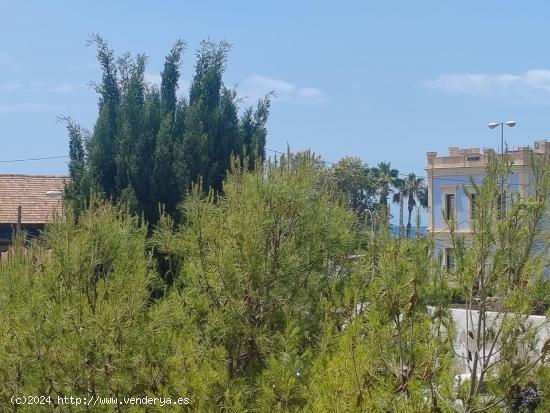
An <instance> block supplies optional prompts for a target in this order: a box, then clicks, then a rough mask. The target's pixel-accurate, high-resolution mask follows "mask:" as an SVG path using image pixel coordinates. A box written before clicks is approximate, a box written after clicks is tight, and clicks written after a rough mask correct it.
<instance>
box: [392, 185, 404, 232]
mask: <svg viewBox="0 0 550 413" xmlns="http://www.w3.org/2000/svg"><path fill="white" fill-rule="evenodd" d="M404 188H405V181H404V180H403V179H397V181H396V182H395V189H396V192H395V193H394V194H393V199H392V201H393V203H394V204H399V239H400V240H401V238H403V235H404V229H405V228H403V199H404V198H405V194H404V191H403V190H404Z"/></svg>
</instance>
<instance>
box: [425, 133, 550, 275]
mask: <svg viewBox="0 0 550 413" xmlns="http://www.w3.org/2000/svg"><path fill="white" fill-rule="evenodd" d="M494 153H495V151H494V150H493V149H480V148H469V149H460V148H457V147H451V148H449V153H448V154H446V155H438V154H437V152H428V153H427V154H426V155H427V161H428V162H427V167H426V171H427V175H428V228H427V232H428V234H430V235H432V237H433V238H434V239H435V248H436V253H437V255H439V253H441V256H442V264H443V265H444V266H446V267H452V266H454V259H453V257H454V255H453V250H452V247H451V239H450V234H449V229H448V227H447V224H446V219H450V218H451V217H453V218H454V220H455V222H456V232H457V233H460V234H469V233H471V217H472V208H473V206H474V205H475V199H474V198H475V194H474V189H473V186H472V184H471V182H472V180H473V182H475V183H481V182H482V181H483V177H484V176H485V171H486V168H487V165H488V161H489V156H490V155H491V154H494ZM506 156H507V157H508V159H511V161H512V163H513V166H512V174H511V175H510V177H509V179H508V180H507V182H505V183H504V207H506V199H509V197H510V194H511V193H515V192H519V193H521V194H527V193H528V191H529V186H530V182H531V179H532V160H533V157H534V156H539V157H542V156H550V142H547V141H546V140H537V141H535V143H534V146H533V148H531V147H529V146H525V147H518V148H517V149H514V150H508V151H507V153H506Z"/></svg>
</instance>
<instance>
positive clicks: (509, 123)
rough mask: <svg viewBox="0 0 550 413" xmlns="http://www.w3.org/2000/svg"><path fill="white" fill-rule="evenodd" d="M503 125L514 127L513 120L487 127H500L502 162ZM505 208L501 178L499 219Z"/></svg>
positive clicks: (501, 154)
mask: <svg viewBox="0 0 550 413" xmlns="http://www.w3.org/2000/svg"><path fill="white" fill-rule="evenodd" d="M504 125H506V126H508V127H510V128H513V127H514V126H516V121H515V120H507V121H506V122H491V123H489V124H488V125H487V126H488V127H489V129H495V128H496V127H497V126H500V156H501V159H502V160H504ZM505 208H506V206H505V203H504V177H502V181H501V184H500V214H501V217H503V216H504V210H505Z"/></svg>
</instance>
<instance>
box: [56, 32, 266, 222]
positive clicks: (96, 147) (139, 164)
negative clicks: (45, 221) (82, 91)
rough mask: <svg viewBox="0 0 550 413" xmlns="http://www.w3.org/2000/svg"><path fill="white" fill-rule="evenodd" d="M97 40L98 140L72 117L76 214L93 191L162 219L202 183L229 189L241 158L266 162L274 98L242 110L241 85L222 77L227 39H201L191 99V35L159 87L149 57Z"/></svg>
mask: <svg viewBox="0 0 550 413" xmlns="http://www.w3.org/2000/svg"><path fill="white" fill-rule="evenodd" d="M90 44H93V45H95V46H96V47H97V57H98V61H99V63H100V66H101V69H102V72H103V76H102V80H101V82H99V83H97V84H96V85H95V88H96V91H97V92H98V94H99V103H98V117H97V120H96V122H95V126H94V129H93V133H91V134H90V136H87V134H86V133H85V132H84V131H83V130H82V129H81V128H80V127H79V126H78V125H76V124H75V123H74V122H72V121H71V120H69V121H68V124H67V126H68V131H69V136H70V164H69V171H70V175H71V184H70V186H69V188H68V190H67V199H68V200H69V201H70V204H71V206H72V207H73V209H74V210H75V211H76V212H77V213H78V212H79V211H82V210H83V209H84V208H85V205H86V204H87V203H88V202H89V200H90V196H91V194H92V193H94V194H95V195H96V196H97V195H101V196H102V197H104V198H105V199H109V200H113V201H123V202H125V204H126V205H128V206H129V207H130V208H131V210H132V211H134V212H136V213H137V214H143V215H144V217H145V218H146V220H147V221H148V222H156V221H157V219H158V217H159V211H160V209H161V207H162V208H164V210H165V211H166V212H168V213H169V214H170V215H172V216H176V215H177V214H176V206H177V205H178V204H179V203H180V202H181V201H182V200H183V198H184V196H185V193H186V192H187V191H188V190H189V189H190V188H191V185H192V183H193V182H196V181H198V180H199V179H202V182H203V185H204V187H205V188H213V189H214V190H216V191H221V190H222V181H223V179H224V177H225V174H226V171H227V170H228V169H229V164H230V161H231V157H232V156H239V157H244V158H247V159H248V161H247V165H248V167H249V168H250V169H254V166H255V162H256V161H257V160H259V161H260V162H262V161H263V159H264V158H265V140H266V135H267V130H266V122H267V119H268V115H269V106H270V101H269V97H268V96H266V97H265V98H264V99H262V100H260V101H259V102H258V104H257V106H256V108H248V109H245V110H244V111H243V114H242V116H239V113H238V110H239V107H238V98H237V94H236V91H235V90H234V89H230V88H227V87H225V86H224V84H223V80H222V77H223V73H224V71H225V67H226V63H227V56H228V52H229V49H230V46H229V44H227V43H226V42H220V43H213V42H209V41H205V42H202V43H201V47H200V49H199V50H198V51H197V61H196V65H195V74H194V76H193V79H192V82H191V85H190V90H189V97H188V98H178V96H177V94H176V92H177V89H178V82H179V80H180V66H181V58H182V54H183V52H184V49H185V43H184V42H183V41H181V40H179V41H177V42H176V43H175V44H174V46H173V47H172V49H171V50H170V52H169V53H168V55H167V56H166V60H165V63H164V69H163V70H162V73H161V84H160V89H159V87H158V86H156V85H152V84H149V83H147V82H146V80H145V71H146V67H147V58H146V57H145V56H144V55H138V56H136V57H135V58H132V57H131V56H130V55H128V54H126V55H124V56H122V57H120V58H118V59H117V58H116V57H115V55H114V52H113V50H112V49H110V47H109V45H108V44H107V43H106V42H105V41H104V40H103V39H102V38H101V37H99V36H93V37H92V39H91V41H90Z"/></svg>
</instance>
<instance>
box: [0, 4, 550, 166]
mask: <svg viewBox="0 0 550 413" xmlns="http://www.w3.org/2000/svg"><path fill="white" fill-rule="evenodd" d="M161 3H162V4H161ZM0 16H1V17H0V18H1V19H2V22H1V24H0V36H1V37H0V38H1V39H2V40H3V41H2V42H0V160H9V159H20V158H34V157H42V156H57V155H65V154H67V152H68V138H67V134H66V133H65V130H64V127H63V125H61V124H59V123H57V122H56V118H57V116H59V115H69V116H71V117H73V118H74V119H75V120H77V121H79V122H81V123H82V124H83V125H84V126H85V127H87V128H89V129H91V128H92V127H93V122H94V119H95V116H96V102H97V96H96V95H95V93H94V92H93V91H92V90H91V89H90V87H89V86H87V84H88V83H89V82H90V81H93V80H99V78H100V71H99V69H98V66H97V64H96V61H95V51H94V50H93V49H91V48H87V47H85V46H84V43H85V41H86V39H87V38H88V36H89V34H90V33H96V32H97V33H100V34H101V35H102V36H104V37H105V38H106V39H107V40H108V41H109V42H110V44H111V46H112V47H113V48H114V49H115V50H116V52H118V53H123V52H125V51H129V52H131V53H139V52H144V53H146V54H147V55H148V56H149V58H150V63H149V67H148V70H147V72H148V78H149V79H150V80H151V81H155V80H156V79H157V78H158V76H159V73H160V70H161V67H162V63H163V60H164V56H165V55H166V53H167V51H168V50H169V48H170V46H171V44H172V43H173V42H174V40H175V39H177V38H183V39H185V40H186V41H187V42H188V45H189V47H188V50H187V52H186V56H185V58H184V62H183V68H182V72H183V80H182V83H181V86H182V89H183V90H184V89H185V87H186V83H187V82H188V81H189V79H190V77H191V76H192V73H193V67H192V66H193V64H194V49H196V47H197V46H198V43H199V41H200V40H202V39H206V38H208V37H210V38H211V39H212V40H221V39H225V40H228V41H229V42H231V43H232V44H233V50H232V52H231V56H230V61H229V65H228V69H227V73H226V76H225V80H226V83H227V84H229V85H234V84H235V85H238V86H237V87H238V89H239V91H240V93H241V95H244V96H250V97H252V98H253V97H255V96H257V95H260V94H261V93H264V92H267V91H269V90H272V89H275V91H276V92H277V93H278V98H277V99H276V100H275V102H274V103H273V107H272V113H271V117H270V121H269V137H268V146H269V147H270V148H273V149H280V150H285V148H286V146H287V143H288V144H289V145H290V147H291V149H293V150H298V149H305V148H311V149H312V150H314V151H315V152H316V153H318V154H320V155H322V156H323V157H324V159H326V160H328V161H335V160H337V159H338V158H340V157H342V156H345V155H356V156H359V157H361V158H362V159H363V160H364V161H365V162H367V163H368V164H369V165H375V164H376V163H378V162H380V161H384V160H387V161H391V163H392V165H393V166H394V167H396V168H398V169H399V170H400V171H401V172H403V173H408V172H411V171H414V172H416V173H417V174H421V175H423V174H424V165H425V153H426V151H433V150H435V151H438V152H440V153H441V152H445V151H446V150H447V147H448V146H463V147H470V146H474V147H490V146H496V145H498V144H499V135H498V132H497V131H491V130H489V129H488V128H487V127H486V124H487V123H488V122H490V121H495V120H497V121H498V120H501V119H502V120H507V119H514V120H516V121H517V122H518V125H517V127H516V128H514V129H510V130H508V131H507V136H506V140H507V142H508V144H509V145H510V146H518V145H525V144H531V143H532V141H533V140H534V139H536V138H541V137H542V138H543V137H548V138H550V122H548V119H549V116H548V115H549V114H550V53H549V49H550V47H549V46H548V43H549V40H550V25H548V18H549V17H550V3H549V2H547V1H530V2H517V1H502V0H500V1H483V2H480V1H460V2H459V1H444V0H439V1H435V0H433V1H429V0H424V1H420V0H417V1H405V0H403V1H391V0H384V1H377V2H373V1H344V2H334V1H330V2H329V1H305V0H302V1H277V2H275V1H272V2H267V1H265V2H259V1H237V0H235V1H231V2H229V1H208V0H202V1H193V2H189V1H163V2H152V1H149V2H145V1H132V2H129V1H128V2H127V1H116V2H115V1H93V2H69V1H63V2H60V1H53V0H50V1H48V2H38V1H26V2H14V1H9V2H6V1H3V0H0ZM182 93H183V92H182ZM246 102H248V103H249V104H253V103H254V102H253V99H248V100H247V101H246ZM0 173H36V174H39V173H42V174H63V173H66V161H65V160H63V159H56V160H48V161H40V162H19V163H0Z"/></svg>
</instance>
